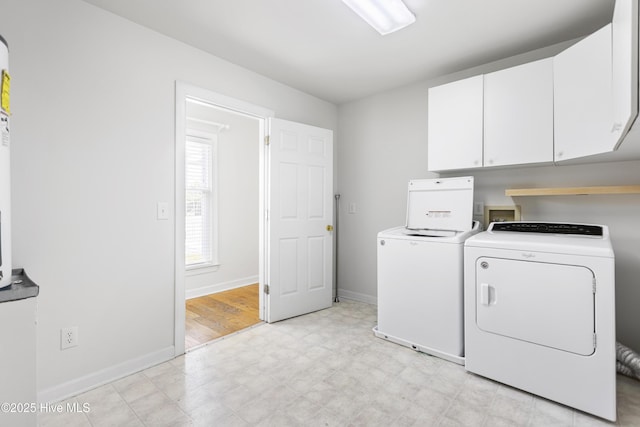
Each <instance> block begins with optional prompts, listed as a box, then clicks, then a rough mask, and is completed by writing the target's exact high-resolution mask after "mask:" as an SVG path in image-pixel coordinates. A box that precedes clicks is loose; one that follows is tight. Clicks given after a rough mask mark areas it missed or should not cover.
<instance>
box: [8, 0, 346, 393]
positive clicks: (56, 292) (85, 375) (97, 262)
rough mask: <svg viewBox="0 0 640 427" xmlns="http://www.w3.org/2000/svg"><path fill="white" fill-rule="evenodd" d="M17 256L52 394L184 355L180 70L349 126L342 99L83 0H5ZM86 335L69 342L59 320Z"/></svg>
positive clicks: (198, 80) (318, 120) (305, 118)
mask: <svg viewBox="0 0 640 427" xmlns="http://www.w3.org/2000/svg"><path fill="white" fill-rule="evenodd" d="M0 32H1V34H2V35H3V36H4V37H5V38H6V39H7V41H8V43H9V48H10V69H11V73H12V77H13V78H12V113H13V117H12V191H13V196H12V200H13V205H12V211H13V256H14V258H13V265H14V266H15V267H24V268H26V270H27V272H28V274H29V275H30V276H31V277H32V278H33V279H34V280H35V281H36V282H37V283H38V284H39V285H40V289H41V292H40V296H39V298H38V382H39V390H40V396H41V398H45V399H52V398H56V397H61V396H62V395H64V394H68V393H72V392H74V391H78V389H81V388H83V387H88V386H91V385H95V383H96V382H101V381H106V380H108V379H110V377H112V376H113V375H119V374H122V373H124V372H126V371H130V370H132V369H136V368H139V367H141V366H142V365H144V364H148V363H153V362H154V361H155V362H157V361H158V360H161V359H163V358H167V357H169V356H170V355H171V354H172V351H173V350H172V346H173V331H174V318H173V316H174V244H175V242H174V218H173V215H171V219H170V220H169V221H158V220H156V203H157V202H158V201H166V202H169V204H170V206H172V204H173V200H174V134H175V133H174V122H175V118H174V105H175V104H174V103H175V99H174V97H175V95H174V91H175V81H176V80H181V81H184V82H188V83H191V84H194V85H197V86H201V87H203V88H206V89H209V90H212V91H215V92H218V93H222V94H226V95H228V96H232V97H234V98H237V99H241V100H244V101H247V102H250V103H252V104H255V105H260V106H263V107H265V108H269V109H271V110H274V111H276V114H277V115H278V116H279V117H282V118H286V119H289V120H294V121H299V122H303V123H309V124H312V125H315V126H321V127H325V128H329V129H334V130H335V129H336V123H337V112H336V107H335V106H334V105H332V104H330V103H327V102H324V101H322V100H319V99H317V98H313V97H311V96H309V95H306V94H304V93H301V92H299V91H296V90H294V89H291V88H289V87H287V86H284V85H282V84H279V83H277V82H274V81H272V80H269V79H267V78H264V77H262V76H260V75H257V74H255V73H253V72H250V71H248V70H245V69H242V68H240V67H237V66H234V65H232V64H229V63H228V62H225V61H223V60H220V59H218V58H215V57H213V56H211V55H208V54H206V53H204V52H202V51H199V50H197V49H194V48H191V47H188V46H186V45H184V44H182V43H179V42H177V41H175V40H172V39H169V38H167V37H164V36H162V35H159V34H157V33H155V32H152V31H150V30H147V29H145V28H143V27H140V26H138V25H135V24H133V23H131V22H129V21H126V20H124V19H121V18H119V17H116V16H115V15H112V14H110V13H107V12H105V11H102V10H100V9H98V8H95V7H93V6H91V5H89V4H86V3H84V2H81V1H79V0H58V1H55V2H51V1H47V0H3V2H2V10H1V14H0ZM66 326H78V327H79V346H78V347H77V348H73V349H69V350H65V351H61V350H60V343H59V341H60V328H62V327H66Z"/></svg>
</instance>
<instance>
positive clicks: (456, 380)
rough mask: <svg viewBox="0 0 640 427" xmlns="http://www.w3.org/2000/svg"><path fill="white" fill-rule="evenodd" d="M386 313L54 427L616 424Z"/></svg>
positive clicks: (630, 404)
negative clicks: (378, 329)
mask: <svg viewBox="0 0 640 427" xmlns="http://www.w3.org/2000/svg"><path fill="white" fill-rule="evenodd" d="M375 322H376V308H375V307H374V306H370V305H366V304H361V303H356V302H350V301H342V302H340V303H339V304H336V305H334V307H333V308H330V309H328V310H323V311H320V312H317V313H312V314H309V315H306V316H301V317H298V318H295V319H290V320H287V321H283V322H279V323H275V324H271V325H269V324H265V325H261V326H258V327H255V328H253V329H250V330H248V331H246V332H242V333H240V334H237V335H234V336H231V337H228V338H226V339H223V340H220V341H217V342H215V343H212V344H210V345H207V346H205V347H202V348H199V349H197V350H195V351H193V352H191V353H187V354H186V355H185V356H182V357H179V358H177V359H174V360H172V361H170V362H166V363H163V364H160V365H158V366H155V367H152V368H149V369H147V370H145V371H143V372H139V373H137V374H134V375H131V376H128V377H126V378H123V379H121V380H118V381H115V382H113V383H110V384H107V385H104V386H102V387H99V388H96V389H94V390H91V391H88V392H86V393H84V394H81V395H79V396H76V397H74V398H72V399H69V400H68V401H65V402H63V403H64V404H66V403H78V404H80V405H83V404H89V406H90V411H89V412H88V413H61V414H44V415H41V416H40V418H39V424H40V426H41V427H49V426H63V427H74V426H117V427H123V426H153V427H157V426H278V427H284V426H347V425H349V426H411V425H414V426H430V425H438V426H491V427H493V426H544V427H547V426H596V425H602V426H606V425H613V424H612V423H608V422H605V421H602V420H600V419H597V418H594V417H591V416H589V415H586V414H584V413H581V412H578V411H574V410H572V409H570V408H567V407H565V406H562V405H558V404H555V403H553V402H550V401H547V400H545V399H541V398H538V397H535V396H533V395H530V394H527V393H524V392H521V391H518V390H515V389H513V388H510V387H507V386H504V385H501V384H498V383H495V382H493V381H490V380H486V379H483V378H481V377H479V376H476V375H473V374H469V373H467V372H465V370H464V368H463V367H461V366H458V365H456V364H453V363H450V362H446V361H444V360H441V359H438V358H435V357H431V356H428V355H425V354H421V353H416V352H414V351H413V350H409V349H406V348H404V347H401V346H398V345H396V344H392V343H389V342H386V341H384V340H381V339H379V338H375V337H374V336H373V333H372V332H371V328H372V327H373V326H374V325H375ZM618 418H619V419H618V422H617V423H616V425H621V426H638V425H640V382H638V381H634V380H631V379H628V378H626V377H622V376H618Z"/></svg>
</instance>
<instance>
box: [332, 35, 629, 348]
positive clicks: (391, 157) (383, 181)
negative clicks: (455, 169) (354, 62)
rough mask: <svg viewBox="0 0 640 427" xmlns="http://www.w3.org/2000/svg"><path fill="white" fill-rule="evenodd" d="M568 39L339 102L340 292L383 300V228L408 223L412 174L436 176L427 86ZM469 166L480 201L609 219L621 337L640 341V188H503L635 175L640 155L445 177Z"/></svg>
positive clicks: (529, 213)
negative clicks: (516, 192)
mask: <svg viewBox="0 0 640 427" xmlns="http://www.w3.org/2000/svg"><path fill="white" fill-rule="evenodd" d="M563 46H564V44H563V45H559V46H554V47H551V48H549V49H544V50H541V51H538V52H533V53H531V54H526V55H521V56H519V57H514V58H510V59H508V60H505V61H500V62H497V63H493V64H489V65H487V66H483V67H477V68H475V69H473V70H467V71H465V72H462V73H458V74H456V75H452V76H445V77H443V78H441V79H438V80H435V81H428V82H426V81H425V82H421V83H418V84H414V85H409V86H406V87H403V88H399V89H396V90H392V91H389V92H386V93H382V94H378V95H375V96H372V97H369V98H366V99H362V100H359V101H355V102H351V103H348V104H345V105H341V106H340V107H339V110H338V111H339V117H338V118H339V128H340V141H341V143H340V145H339V147H338V159H339V161H338V169H339V171H338V174H339V176H340V182H339V192H340V193H341V194H342V198H341V213H340V215H341V216H340V224H341V230H340V247H339V257H340V258H339V261H338V262H339V275H338V286H339V288H340V295H342V296H345V297H352V298H356V299H360V300H363V301H370V302H375V301H376V297H377V288H376V234H377V232H379V231H381V230H383V229H386V228H389V227H393V226H397V225H403V224H404V223H405V213H406V192H407V181H408V180H409V179H412V178H429V177H434V176H436V175H435V174H432V173H429V172H428V171H427V112H428V103H427V90H428V87H430V86H434V85H437V84H441V83H444V82H446V81H451V80H455V79H458V78H462V77H466V76H470V75H474V74H478V73H482V72H489V71H494V70H497V69H500V68H504V67H507V66H511V65H516V64H519V63H522V62H524V61H527V60H534V59H538V58H541V57H545V56H548V55H550V54H553V53H555V52H557V51H558V50H559V49H561V48H562V47H563ZM461 125H464V124H461ZM637 139H640V138H637ZM628 143H630V144H631V143H636V142H635V141H628ZM451 154H452V155H455V153H451ZM469 174H470V175H474V176H475V177H476V181H475V186H476V191H475V199H476V200H477V201H482V202H484V203H486V204H494V205H510V204H514V203H517V204H519V205H521V207H522V213H523V216H524V218H525V219H532V220H534V219H539V220H542V219H544V220H551V221H556V220H557V221H574V222H575V221H578V222H589V223H600V224H606V225H608V226H609V227H610V230H611V235H612V240H613V245H614V250H615V254H616V275H617V283H616V292H617V331H618V339H619V340H620V341H621V342H624V343H627V345H629V346H631V347H633V348H635V349H637V350H640V333H639V330H638V326H637V325H640V310H638V302H639V301H640V279H638V278H639V277H640V227H638V212H639V211H640V196H639V195H618V196H604V195H603V196H571V197H532V198H524V197H520V198H515V199H514V200H511V199H510V198H507V197H505V196H504V190H505V188H511V187H522V186H524V187H529V186H531V187H535V186H543V187H550V186H583V185H622V184H638V183H640V162H639V161H627V162H617V163H595V164H589V165H572V166H556V167H554V166H548V167H528V168H522V167H519V168H513V169H501V170H488V171H461V172H460V173H458V174H448V176H454V175H458V176H464V175H469ZM350 203H356V207H357V212H356V213H355V214H349V213H348V208H349V204H350Z"/></svg>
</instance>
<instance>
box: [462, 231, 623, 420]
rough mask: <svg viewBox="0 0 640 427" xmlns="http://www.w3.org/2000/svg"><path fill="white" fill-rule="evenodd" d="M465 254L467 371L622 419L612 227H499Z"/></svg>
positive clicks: (474, 240) (469, 243) (471, 240)
mask: <svg viewBox="0 0 640 427" xmlns="http://www.w3.org/2000/svg"><path fill="white" fill-rule="evenodd" d="M464 252H465V270H464V280H465V352H466V361H465V367H466V369H467V370H468V371H471V372H474V373H476V374H479V375H482V376H485V377H488V378H491V379H494V380H497V381H499V382H502V383H505V384H508V385H511V386H513V387H516V388H519V389H522V390H525V391H528V392H531V393H534V394H537V395H540V396H542V397H545V398H547V399H551V400H554V401H556V402H559V403H562V404H565V405H568V406H571V407H574V408H576V409H579V410H582V411H584V412H588V413H591V414H594V415H597V416H600V417H602V418H606V419H608V420H611V421H615V419H616V356H615V289H614V288H615V279H614V254H613V249H612V247H611V242H610V239H609V230H608V228H607V227H606V226H602V225H585V224H560V223H543V222H506V223H493V224H491V225H490V226H489V229H488V230H487V231H486V232H484V233H479V234H477V235H476V236H473V237H471V238H469V239H468V240H467V241H466V242H465V250H464Z"/></svg>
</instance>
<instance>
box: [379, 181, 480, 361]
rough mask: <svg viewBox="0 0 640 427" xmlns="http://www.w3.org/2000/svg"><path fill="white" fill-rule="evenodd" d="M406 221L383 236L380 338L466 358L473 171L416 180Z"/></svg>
mask: <svg viewBox="0 0 640 427" xmlns="http://www.w3.org/2000/svg"><path fill="white" fill-rule="evenodd" d="M407 200H408V202H407V225H406V226H405V227H396V228H392V229H389V230H385V231H382V232H380V233H379V234H378V325H377V327H376V328H374V333H375V335H376V336H377V337H380V338H383V339H387V340H389V341H392V342H394V343H397V344H401V345H404V346H407V347H410V348H413V349H414V350H418V351H421V352H424V353H429V354H431V355H434V356H438V357H441V358H443V359H446V360H450V361H452V362H456V363H459V364H464V332H463V326H464V325H463V252H464V241H465V240H466V239H467V238H469V237H470V236H472V235H474V234H476V233H478V232H479V231H480V226H479V224H478V223H477V222H473V221H472V214H473V212H472V211H473V177H463V178H447V179H434V180H412V181H410V182H409V192H408V197H407Z"/></svg>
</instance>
